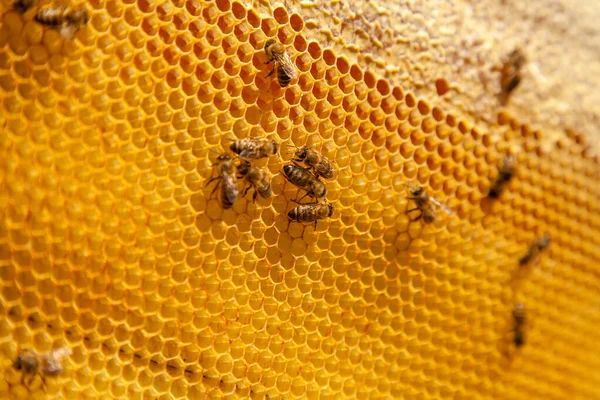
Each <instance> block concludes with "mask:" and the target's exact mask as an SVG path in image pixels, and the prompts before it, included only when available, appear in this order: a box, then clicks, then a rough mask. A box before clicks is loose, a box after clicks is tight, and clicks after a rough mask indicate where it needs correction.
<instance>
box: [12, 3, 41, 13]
mask: <svg viewBox="0 0 600 400" xmlns="http://www.w3.org/2000/svg"><path fill="white" fill-rule="evenodd" d="M37 3H38V0H15V2H14V4H13V9H14V10H15V11H16V12H18V13H21V14H25V13H26V12H27V11H28V10H29V9H31V8H32V7H35V5H36V4H37Z"/></svg>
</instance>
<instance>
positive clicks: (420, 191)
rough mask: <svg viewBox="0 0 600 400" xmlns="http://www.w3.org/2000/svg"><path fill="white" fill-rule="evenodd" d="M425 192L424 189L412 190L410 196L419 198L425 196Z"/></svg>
mask: <svg viewBox="0 0 600 400" xmlns="http://www.w3.org/2000/svg"><path fill="white" fill-rule="evenodd" d="M423 191H424V189H423V188H422V187H416V188H411V189H410V194H412V195H413V196H417V197H419V196H420V195H421V194H423Z"/></svg>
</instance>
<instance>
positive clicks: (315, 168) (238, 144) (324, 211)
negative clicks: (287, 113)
mask: <svg viewBox="0 0 600 400" xmlns="http://www.w3.org/2000/svg"><path fill="white" fill-rule="evenodd" d="M264 51H265V54H266V56H267V61H266V62H265V64H270V63H273V64H274V68H273V69H272V70H271V72H270V73H269V74H268V75H267V77H269V76H271V75H273V74H274V73H275V72H277V80H278V82H279V85H280V86H281V87H286V86H288V85H289V84H290V81H291V80H292V79H296V78H297V77H298V72H297V70H296V68H295V67H294V64H293V63H292V61H291V59H290V56H289V55H288V54H287V52H286V51H285V48H284V47H283V45H282V44H281V43H277V42H276V41H275V40H272V39H271V40H268V41H267V42H266V43H265V46H264ZM290 147H294V148H295V151H293V152H292V153H293V154H294V157H295V158H293V159H292V162H291V163H289V164H286V165H284V166H283V169H282V170H281V171H280V172H281V175H282V176H283V177H284V178H285V179H286V180H287V181H288V182H290V183H291V184H293V185H294V186H296V187H298V188H300V189H302V190H304V191H305V192H306V193H305V194H304V196H302V197H301V198H300V199H298V200H294V202H295V203H297V204H298V206H297V207H295V208H293V209H292V210H290V212H289V213H288V217H289V218H290V219H291V220H292V221H297V222H301V223H307V222H314V224H315V229H316V226H317V221H318V220H321V219H325V218H328V217H331V215H332V214H333V204H331V203H328V202H327V200H326V196H327V186H326V184H325V183H324V182H323V181H321V180H320V179H319V178H323V179H331V178H333V176H334V167H333V164H332V163H331V161H329V159H327V157H325V156H323V155H322V154H320V153H319V152H317V151H316V150H314V149H312V148H310V147H308V146H302V147H297V146H290ZM229 149H230V150H231V151H232V152H234V153H236V154H237V155H238V157H239V159H240V163H239V164H238V165H237V166H236V167H234V164H233V161H232V157H231V156H230V155H229V154H221V155H219V156H218V157H217V162H216V163H215V164H214V166H215V167H216V170H217V176H215V177H214V178H211V179H210V180H209V181H208V182H207V185H209V184H210V183H211V182H213V181H217V184H216V185H215V188H214V189H213V193H214V192H215V191H216V190H217V189H218V188H220V189H221V190H220V192H221V196H220V201H221V205H222V206H223V208H225V209H228V208H231V207H232V206H233V204H234V203H235V201H236V200H237V198H238V194H239V189H238V183H237V181H236V173H237V178H238V179H244V180H245V181H246V183H247V186H246V189H245V191H244V193H243V196H246V194H247V192H248V190H249V189H250V188H254V195H253V199H254V200H256V198H257V196H261V197H263V198H269V197H271V195H272V193H273V191H272V189H271V179H270V177H269V174H268V172H267V171H266V170H265V169H261V168H258V167H255V166H253V165H252V161H254V160H258V159H260V158H264V157H270V156H274V155H276V154H277V153H278V151H279V143H278V142H277V141H275V140H271V139H265V138H248V139H241V140H235V141H233V143H232V144H231V145H230V147H229ZM302 163H303V164H304V166H302V165H300V164H302ZM305 197H310V198H312V199H313V200H314V201H312V202H310V203H304V204H301V203H300V201H301V200H302V199H304V198H305ZM321 200H323V201H324V202H321Z"/></svg>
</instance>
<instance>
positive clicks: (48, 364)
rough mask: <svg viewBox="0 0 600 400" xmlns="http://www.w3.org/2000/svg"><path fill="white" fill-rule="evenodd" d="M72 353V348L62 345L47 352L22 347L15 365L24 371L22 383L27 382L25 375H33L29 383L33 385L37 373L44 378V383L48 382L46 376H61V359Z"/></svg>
mask: <svg viewBox="0 0 600 400" xmlns="http://www.w3.org/2000/svg"><path fill="white" fill-rule="evenodd" d="M70 355H71V349H70V348H68V347H61V348H59V349H55V350H52V351H49V352H47V353H42V354H38V353H36V352H35V351H34V350H32V349H22V350H20V351H19V355H18V356H17V359H16V360H15V361H14V363H13V367H14V368H15V369H16V370H18V371H23V375H22V376H21V384H22V385H24V384H25V377H26V376H27V375H31V378H30V379H29V382H28V385H31V383H32V382H33V380H34V379H35V376H36V375H39V376H40V378H42V384H43V385H45V384H46V377H47V376H49V377H56V376H59V375H60V374H61V373H62V371H63V368H62V365H61V363H60V361H61V359H63V358H65V357H68V356H70Z"/></svg>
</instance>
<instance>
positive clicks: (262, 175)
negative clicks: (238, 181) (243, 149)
mask: <svg viewBox="0 0 600 400" xmlns="http://www.w3.org/2000/svg"><path fill="white" fill-rule="evenodd" d="M237 170H238V174H239V176H238V178H244V179H245V180H246V182H248V186H247V187H246V190H244V194H243V196H244V197H245V196H246V193H248V190H250V188H251V187H254V195H253V196H252V199H253V200H256V196H257V195H260V197H262V198H265V199H267V198H269V197H271V195H272V194H273V190H272V189H271V179H270V178H269V174H268V173H267V171H265V170H264V169H261V168H256V167H253V166H252V165H251V164H250V163H249V162H248V161H243V160H242V162H241V164H240V165H238V167H237Z"/></svg>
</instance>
